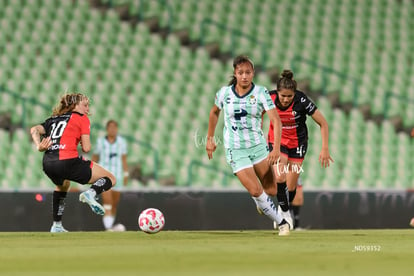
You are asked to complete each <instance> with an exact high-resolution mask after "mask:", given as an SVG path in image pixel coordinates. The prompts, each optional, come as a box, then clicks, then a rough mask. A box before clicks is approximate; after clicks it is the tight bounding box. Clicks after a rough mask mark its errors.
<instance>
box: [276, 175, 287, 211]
mask: <svg viewBox="0 0 414 276" xmlns="http://www.w3.org/2000/svg"><path fill="white" fill-rule="evenodd" d="M277 201H278V202H279V206H280V208H281V209H282V211H283V212H286V211H289V201H288V188H287V185H286V181H285V182H281V183H277Z"/></svg>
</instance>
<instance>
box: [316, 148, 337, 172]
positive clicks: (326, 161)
mask: <svg viewBox="0 0 414 276" xmlns="http://www.w3.org/2000/svg"><path fill="white" fill-rule="evenodd" d="M319 162H320V163H321V167H322V168H327V167H329V165H330V164H331V162H332V163H333V162H334V160H333V159H332V157H331V155H330V154H329V149H322V150H321V153H320V154H319Z"/></svg>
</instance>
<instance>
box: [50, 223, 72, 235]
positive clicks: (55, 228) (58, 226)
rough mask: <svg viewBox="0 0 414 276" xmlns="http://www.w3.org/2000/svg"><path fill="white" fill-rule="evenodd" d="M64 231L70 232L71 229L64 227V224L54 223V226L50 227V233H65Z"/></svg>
mask: <svg viewBox="0 0 414 276" xmlns="http://www.w3.org/2000/svg"><path fill="white" fill-rule="evenodd" d="M64 232H69V231H68V230H66V229H65V228H63V225H62V224H55V223H53V225H52V227H51V228H50V233H64Z"/></svg>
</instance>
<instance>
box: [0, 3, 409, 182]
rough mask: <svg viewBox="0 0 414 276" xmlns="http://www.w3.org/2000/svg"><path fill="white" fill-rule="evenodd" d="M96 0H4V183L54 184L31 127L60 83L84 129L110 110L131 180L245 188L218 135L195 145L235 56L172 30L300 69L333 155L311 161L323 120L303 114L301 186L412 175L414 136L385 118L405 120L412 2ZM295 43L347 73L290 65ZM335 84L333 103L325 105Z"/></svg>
mask: <svg viewBox="0 0 414 276" xmlns="http://www.w3.org/2000/svg"><path fill="white" fill-rule="evenodd" d="M102 2H103V4H105V5H106V6H105V9H102V8H101V9H97V8H93V7H91V6H90V5H89V3H88V1H80V0H79V1H59V2H58V1H52V0H42V1H35V0H27V1H17V0H2V4H3V6H2V8H1V9H0V86H2V87H3V90H4V91H2V92H0V97H1V99H0V101H1V103H0V113H4V112H8V113H9V114H10V115H11V122H12V124H13V131H9V130H6V129H1V128H0V141H1V142H0V166H1V170H0V187H1V189H3V190H25V189H26V190H27V189H39V188H40V189H48V188H50V186H51V184H50V181H49V180H48V179H47V178H46V177H45V176H44V175H43V173H42V170H41V154H39V153H37V152H36V151H35V150H34V148H33V146H32V144H31V140H30V136H29V133H28V129H27V127H29V126H31V125H33V124H37V123H40V122H42V120H43V119H44V118H45V117H46V116H48V115H49V114H50V111H51V107H52V106H53V105H54V104H55V103H56V101H57V98H58V97H59V96H60V95H62V94H63V93H64V92H65V91H80V92H84V93H86V94H87V95H89V96H90V97H91V112H92V114H93V115H92V116H91V121H92V122H93V124H94V125H93V126H94V127H93V131H92V139H96V137H97V136H98V135H102V134H103V133H104V130H103V127H102V126H103V125H104V124H105V122H106V121H107V120H108V119H110V118H113V119H116V120H118V121H119V122H120V132H121V133H122V134H124V135H125V136H128V137H129V138H131V139H132V140H130V147H129V149H130V153H129V157H128V161H129V163H130V164H131V165H133V164H139V165H140V166H141V169H142V174H143V175H144V176H148V177H147V178H149V179H150V180H149V181H148V182H147V181H137V180H133V181H131V187H134V188H137V187H142V186H144V185H149V186H151V187H159V186H161V185H162V183H164V182H166V181H165V180H166V179H167V180H170V179H172V180H173V182H174V183H175V185H176V186H188V185H190V186H191V187H196V188H235V189H240V188H241V186H240V184H239V183H238V181H237V179H236V178H235V177H233V176H231V174H230V169H229V167H228V165H227V164H226V162H225V157H224V153H223V148H222V145H219V147H218V150H217V151H216V154H215V157H214V159H213V160H212V161H208V160H207V157H206V154H205V151H204V144H203V136H205V133H206V130H207V123H208V113H209V109H210V107H211V105H212V104H213V101H214V95H215V92H216V91H217V90H218V89H219V88H220V87H221V86H222V85H225V84H226V83H227V81H228V80H229V77H230V76H231V74H232V66H231V61H232V60H231V58H230V59H228V60H227V61H225V62H224V63H223V62H221V61H220V60H218V59H212V58H211V57H210V55H209V52H208V51H207V48H206V47H198V48H196V49H195V50H192V49H191V48H189V47H186V46H183V45H181V42H180V39H179V37H178V36H177V35H176V32H177V31H179V30H187V31H188V32H189V35H190V38H191V39H193V40H200V39H201V38H202V43H204V44H209V43H213V42H216V43H218V45H219V46H220V50H221V51H223V52H231V53H234V54H239V53H246V54H248V55H250V56H251V57H252V58H253V59H254V60H255V62H256V63H257V64H258V65H259V66H261V67H262V68H264V69H266V68H273V67H276V68H277V69H278V70H279V71H280V70H282V69H283V68H292V66H293V65H295V74H296V77H297V79H298V80H308V81H309V84H310V85H309V91H305V92H315V93H313V94H312V95H317V97H315V99H314V100H315V101H316V103H317V105H318V107H319V109H320V110H321V111H322V112H323V114H324V115H325V116H326V118H327V120H328V122H329V125H330V150H331V155H332V156H333V158H334V159H335V163H334V164H333V165H332V166H331V167H330V168H329V169H327V170H325V169H321V168H320V167H319V164H318V155H319V151H320V146H321V137H320V132H319V129H318V126H317V125H316V124H315V123H313V122H312V120H311V119H309V123H308V126H309V132H310V143H309V150H308V153H307V157H306V161H305V164H304V171H305V173H304V174H303V180H304V183H305V186H306V187H307V188H308V189H389V188H391V189H409V188H412V187H413V186H414V185H413V184H414V180H413V179H414V175H413V172H412V168H413V165H414V164H413V162H414V161H413V157H412V153H414V143H413V141H412V139H410V137H409V136H408V134H407V133H405V132H397V131H396V130H395V129H394V126H393V124H392V120H389V119H392V118H394V116H397V115H398V116H400V117H401V118H402V124H403V126H404V127H406V128H407V127H411V126H414V111H413V110H414V109H413V107H414V104H413V102H412V101H413V99H414V91H413V89H412V87H413V84H414V77H413V76H414V70H413V68H414V65H413V63H412V62H413V55H414V54H413V53H414V51H413V50H414V35H413V32H412V31H410V26H412V25H413V24H412V23H413V15H414V4H413V2H412V1H385V0H376V1H362V2H358V3H357V1H356V0H348V1H341V2H336V1H335V2H329V5H328V3H327V1H326V0H313V1H304V0H296V1H287V0H286V1H271V0H266V1H251V2H246V1H227V0H225V1H193V0H185V1H178V0H177V1H125V0H123V1H115V0H114V1H108V0H107V1H102ZM163 3H164V4H163ZM123 5H127V7H128V10H129V12H130V14H132V15H137V16H138V15H139V16H140V17H139V19H140V20H141V21H139V22H138V23H137V24H136V26H135V27H131V24H130V23H128V22H123V21H121V20H120V19H119V16H118V13H117V11H118V9H117V8H119V7H121V6H123ZM103 10H104V11H103ZM154 16H156V18H157V19H158V20H159V24H160V26H161V27H165V28H167V27H169V28H170V31H171V32H170V33H169V34H168V35H167V36H166V38H165V39H164V38H163V36H162V35H161V34H160V33H157V32H151V30H150V28H149V27H148V24H146V23H145V22H146V20H147V19H150V18H153V17H154ZM206 19H209V20H211V22H219V23H220V24H222V25H224V26H227V27H226V28H220V27H217V25H215V24H206V25H205V30H204V33H202V32H201V30H202V28H201V25H202V24H203V22H207V21H203V20H206ZM230 30H240V31H241V32H242V33H243V34H247V35H249V36H252V37H254V38H256V42H257V43H255V42H254V41H252V40H251V39H246V37H247V36H243V35H241V36H237V37H235V38H234V39H235V43H234V44H232V39H231V31H230ZM201 36H202V37H201ZM263 45H265V46H266V47H263ZM263 49H265V50H266V51H265V53H263ZM263 54H265V57H266V58H265V59H263V58H262V57H263ZM298 56H299V57H303V58H304V59H307V60H312V61H314V62H315V63H317V64H319V65H321V66H324V67H327V68H331V69H332V70H334V71H335V72H341V73H343V74H344V75H345V76H346V77H345V78H341V77H338V74H326V76H327V78H328V79H327V82H326V83H324V82H323V77H324V76H325V74H324V73H323V72H324V71H323V70H321V67H318V66H313V65H310V64H309V63H307V62H297V63H295V64H293V61H294V60H295V58H296V57H298ZM266 72H267V71H266V70H262V71H260V72H258V74H257V76H256V80H255V81H256V82H257V83H259V84H261V85H265V86H267V87H268V88H274V86H275V85H274V84H273V83H272V82H271V79H270V78H269V76H268V75H267V74H266ZM350 79H356V80H358V82H359V86H358V93H357V96H358V97H357V99H356V101H357V105H356V106H354V107H353V108H351V109H350V111H348V110H349V109H345V108H343V106H345V104H348V103H350V102H353V101H354V100H355V98H354V94H353V92H354V91H353V86H352V85H353V83H352V82H351V81H349V80H350ZM390 92H392V93H393V94H392V95H391V96H390V97H389V98H388V101H385V99H386V94H387V93H390ZM333 96H336V97H337V98H338V100H339V103H336V104H333V102H332V100H331V99H332V97H333ZM366 106H367V107H368V108H369V110H370V112H371V114H372V115H382V116H384V115H386V116H385V117H386V118H385V119H384V120H383V121H380V122H379V123H378V120H377V121H375V120H374V119H372V120H366V118H365V117H364V113H363V112H362V111H361V107H366ZM384 113H386V114H384ZM372 118H375V116H374V117H372ZM387 118H389V119H387ZM266 124H267V123H265V125H266ZM221 129H222V120H220V123H219V125H218V126H217V131H216V136H217V137H218V138H220V139H221V133H222V131H221ZM147 145H151V148H152V149H156V152H155V151H154V150H152V149H151V148H149V147H147ZM155 153H156V154H157V155H156V157H157V158H158V160H159V163H158V168H155V166H154V154H155ZM200 164H208V165H207V166H205V165H200ZM156 169H157V176H158V179H157V180H154V179H151V177H153V176H154V171H155V170H156ZM190 174H191V179H190V180H191V181H189V175H190ZM160 183H161V184H160Z"/></svg>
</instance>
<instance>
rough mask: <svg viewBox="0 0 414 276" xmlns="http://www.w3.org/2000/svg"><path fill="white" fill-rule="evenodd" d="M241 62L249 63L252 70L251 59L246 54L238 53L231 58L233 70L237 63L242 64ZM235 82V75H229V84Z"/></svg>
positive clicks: (234, 83)
mask: <svg viewBox="0 0 414 276" xmlns="http://www.w3.org/2000/svg"><path fill="white" fill-rule="evenodd" d="M242 63H249V64H250V65H251V66H252V68H253V71H254V64H253V61H251V59H250V58H249V57H248V56H246V55H240V56H237V57H235V58H234V60H233V70H236V67H237V65H239V64H242ZM236 84H237V79H236V77H235V76H234V75H233V76H231V80H230V81H229V85H236Z"/></svg>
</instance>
